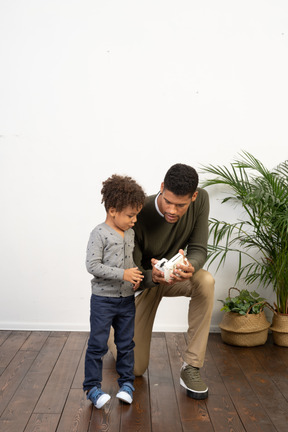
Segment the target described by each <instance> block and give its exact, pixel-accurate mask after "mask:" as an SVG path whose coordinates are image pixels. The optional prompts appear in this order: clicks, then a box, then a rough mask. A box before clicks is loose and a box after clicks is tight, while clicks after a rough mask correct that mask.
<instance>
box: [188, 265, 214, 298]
mask: <svg viewBox="0 0 288 432" xmlns="http://www.w3.org/2000/svg"><path fill="white" fill-rule="evenodd" d="M196 281H197V288H198V290H197V291H198V294H199V295H201V296H202V297H206V298H208V299H211V298H212V299H213V298H214V290H215V279H214V277H213V276H212V275H211V273H209V272H208V271H207V270H199V271H198V272H197V273H196V275H195V282H196ZM192 297H193V295H192Z"/></svg>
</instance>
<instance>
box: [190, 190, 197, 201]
mask: <svg viewBox="0 0 288 432" xmlns="http://www.w3.org/2000/svg"><path fill="white" fill-rule="evenodd" d="M197 195H198V191H195V192H194V194H193V195H192V198H191V201H192V202H193V201H195V200H196V198H197Z"/></svg>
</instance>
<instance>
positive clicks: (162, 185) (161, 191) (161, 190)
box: [160, 182, 164, 194]
mask: <svg viewBox="0 0 288 432" xmlns="http://www.w3.org/2000/svg"><path fill="white" fill-rule="evenodd" d="M163 190H164V182H162V183H161V186H160V193H161V194H162V193H163Z"/></svg>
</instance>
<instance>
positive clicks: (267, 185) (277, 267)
mask: <svg viewBox="0 0 288 432" xmlns="http://www.w3.org/2000/svg"><path fill="white" fill-rule="evenodd" d="M202 170H203V172H204V173H208V174H212V175H213V178H210V179H207V180H205V181H204V184H203V187H208V186H212V185H222V186H225V187H226V190H227V191H228V192H227V194H226V195H225V197H224V198H223V199H222V203H223V204H225V203H231V204H234V205H235V206H241V208H242V210H244V213H243V211H242V212H241V214H242V215H243V216H242V219H237V221H236V222H234V223H230V222H227V221H221V220H217V219H213V218H212V219H210V221H209V227H210V238H211V239H212V242H211V243H210V244H209V245H208V264H209V265H211V263H212V262H214V261H215V262H216V261H218V267H217V269H218V268H219V267H220V266H221V265H223V264H224V263H225V259H226V257H227V254H230V253H235V254H236V255H237V256H238V267H237V270H236V282H237V281H239V280H240V279H244V281H245V282H246V284H247V285H249V284H252V283H254V282H256V281H257V282H258V284H259V285H262V286H263V287H268V286H271V287H272V289H273V291H274V293H275V297H276V300H275V303H274V315H273V322H272V327H271V329H272V330H273V338H274V342H275V343H276V344H278V345H284V346H288V161H287V160H286V161H284V162H283V163H280V164H279V165H278V166H277V167H276V168H275V169H273V170H268V169H267V168H266V167H265V166H264V165H263V164H262V163H261V162H260V161H259V160H258V159H257V158H256V157H254V156H253V155H252V154H250V153H248V152H246V151H243V152H242V153H241V154H240V158H238V159H236V160H235V161H234V162H233V163H231V164H230V167H225V166H223V167H220V166H214V165H208V166H203V167H202ZM239 214H240V213H239ZM237 216H238V214H237ZM244 257H246V260H243V258H244ZM244 261H245V263H244Z"/></svg>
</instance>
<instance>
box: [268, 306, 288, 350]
mask: <svg viewBox="0 0 288 432" xmlns="http://www.w3.org/2000/svg"><path fill="white" fill-rule="evenodd" d="M271 330H272V332H273V341H274V343H275V344H276V345H280V346H284V347H288V315H284V314H283V315H282V314H274V315H273V320H272V326H271Z"/></svg>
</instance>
